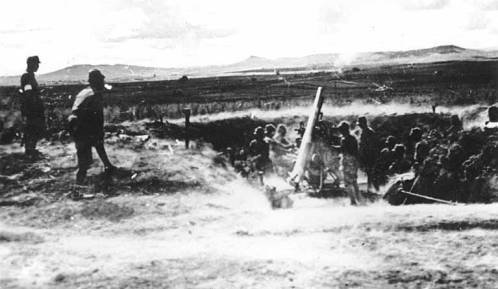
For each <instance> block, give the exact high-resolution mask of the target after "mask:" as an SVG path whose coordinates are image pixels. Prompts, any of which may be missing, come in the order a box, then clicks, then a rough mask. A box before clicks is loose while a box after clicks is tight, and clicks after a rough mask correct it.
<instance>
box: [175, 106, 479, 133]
mask: <svg viewBox="0 0 498 289" xmlns="http://www.w3.org/2000/svg"><path fill="white" fill-rule="evenodd" d="M486 109H487V107H484V106H482V105H478V104H476V105H470V106H438V107H437V113H447V114H456V115H458V116H459V117H460V119H462V120H463V122H464V128H466V129H470V128H473V127H482V126H483V125H484V122H485V121H486V120H487V114H486ZM311 110H312V107H311V105H309V106H298V107H293V108H286V109H280V110H262V109H249V110H244V111H236V112H221V113H215V114H210V115H203V116H193V117H192V118H191V121H193V122H211V121H217V120H223V119H230V118H239V117H251V118H258V119H262V120H268V121H271V120H273V119H277V118H285V117H295V116H308V115H309V114H310V112H311ZM322 112H323V114H324V115H325V116H336V117H346V116H359V115H362V116H380V115H403V114H409V113H430V112H432V108H431V107H430V106H429V105H428V106H419V105H411V104H401V103H395V102H391V103H386V104H365V103H362V102H360V101H356V102H353V103H351V104H350V105H345V106H333V105H327V104H325V105H324V106H323V107H322ZM181 121H182V120H181V119H178V120H173V122H181Z"/></svg>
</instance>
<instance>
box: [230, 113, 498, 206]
mask: <svg viewBox="0 0 498 289" xmlns="http://www.w3.org/2000/svg"><path fill="white" fill-rule="evenodd" d="M488 111H489V119H490V121H489V122H487V123H486V127H485V130H484V132H483V134H484V137H493V135H495V137H496V130H497V128H495V132H494V133H493V132H492V131H491V129H490V128H491V127H492V126H493V124H494V126H496V124H497V123H498V116H497V115H496V113H497V111H498V110H497V108H496V107H495V106H491V107H490V108H489V109H488ZM355 124H357V126H356V125H354V127H352V126H353V125H351V124H350V123H349V122H347V121H342V122H340V123H339V125H338V126H334V125H332V124H331V123H329V122H326V121H319V123H318V124H317V126H316V127H315V130H314V132H313V148H312V153H311V154H310V156H309V161H308V166H307V168H306V174H305V181H306V182H307V183H308V184H309V185H310V186H311V187H312V188H314V189H318V190H319V189H321V185H323V181H324V179H325V178H327V177H329V176H330V178H331V179H332V180H333V181H334V182H335V183H336V184H337V186H339V185H340V183H342V184H343V187H344V189H345V190H346V191H347V193H348V195H349V197H350V200H351V204H353V205H357V204H361V203H363V202H364V197H363V195H362V194H361V193H360V190H359V185H358V172H359V170H360V169H361V170H362V171H363V172H365V174H366V176H367V190H368V191H372V192H374V193H375V192H377V191H378V190H379V188H380V186H382V185H385V184H386V183H387V181H388V179H389V178H390V177H392V176H395V175H401V174H404V173H407V172H414V174H415V178H414V179H412V180H411V181H410V183H409V186H408V189H407V190H409V191H413V192H416V193H419V194H423V195H432V196H436V197H438V198H443V199H450V200H453V201H467V200H469V197H468V196H466V194H467V195H468V193H464V192H463V191H466V192H469V191H472V190H473V189H471V188H474V187H475V186H477V185H478V184H480V183H479V182H478V181H482V180H481V179H479V176H481V175H482V174H483V172H485V171H488V172H494V173H496V170H497V169H498V149H497V143H498V142H497V141H496V140H494V141H493V140H491V141H488V140H487V141H486V142H487V143H485V144H484V147H483V149H482V151H481V152H479V153H478V154H475V155H472V150H471V149H470V148H467V147H465V146H466V143H469V142H470V143H471V142H472V141H471V140H470V141H469V140H468V138H469V135H471V134H468V133H466V132H465V131H464V130H463V125H462V122H461V120H460V119H459V117H458V116H457V115H453V116H451V118H450V126H449V128H448V129H446V130H445V131H441V130H438V129H432V130H430V131H426V132H424V130H423V129H422V128H420V127H413V128H412V129H411V130H410V131H409V134H408V136H407V137H404V138H403V139H401V138H400V136H398V137H399V138H400V139H399V140H398V138H397V137H396V136H393V135H389V136H387V137H385V138H384V140H383V138H382V137H381V136H380V135H379V134H378V133H377V132H375V131H374V130H373V129H372V128H371V127H370V126H369V124H368V121H367V119H366V118H365V117H359V118H358V119H357V121H356V123H355ZM497 127H498V126H497ZM286 132H287V128H286V126H285V125H283V124H279V125H278V126H277V128H276V129H275V126H274V125H272V124H267V125H266V126H265V127H264V128H263V127H261V126H260V127H257V128H256V129H255V130H254V136H253V139H252V140H251V142H250V143H249V145H248V146H247V150H248V151H247V153H246V151H245V149H242V150H240V152H239V153H234V154H233V157H231V159H232V160H233V162H232V163H233V164H234V166H235V168H236V169H237V170H238V171H240V172H242V173H243V174H244V175H246V176H247V175H249V172H251V171H253V172H259V173H264V172H273V173H276V174H277V175H279V176H282V177H286V176H287V175H288V172H289V171H290V169H291V168H292V165H293V161H294V160H295V157H296V155H295V154H294V152H295V148H298V147H299V145H300V139H301V137H302V135H303V133H304V125H303V124H302V123H301V124H300V127H299V128H298V129H296V132H297V134H298V138H297V139H296V141H295V143H291V142H290V141H289V140H288V139H287V137H286ZM230 152H232V151H231V150H230ZM286 156H289V157H287V158H286ZM493 168H494V169H493ZM493 170H494V171H493ZM481 183H482V182H481ZM405 189H406V188H405ZM474 190H475V188H474Z"/></svg>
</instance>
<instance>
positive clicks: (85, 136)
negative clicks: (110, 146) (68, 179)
mask: <svg viewBox="0 0 498 289" xmlns="http://www.w3.org/2000/svg"><path fill="white" fill-rule="evenodd" d="M70 130H71V133H72V135H73V138H74V141H75V144H76V151H77V156H78V173H77V177H76V179H77V182H78V183H81V182H82V181H83V180H84V179H85V177H86V171H87V170H88V168H89V167H90V165H91V164H92V147H95V149H96V150H97V153H98V154H99V157H100V158H101V160H102V162H103V163H104V166H105V167H106V170H107V169H111V168H114V166H112V165H111V163H110V161H109V159H108V157H107V154H106V152H105V149H104V107H103V97H102V92H100V91H94V90H93V89H92V88H91V87H87V88H85V89H83V90H82V91H81V92H80V93H79V94H78V95H77V96H76V100H75V101H74V104H73V107H72V115H71V117H70Z"/></svg>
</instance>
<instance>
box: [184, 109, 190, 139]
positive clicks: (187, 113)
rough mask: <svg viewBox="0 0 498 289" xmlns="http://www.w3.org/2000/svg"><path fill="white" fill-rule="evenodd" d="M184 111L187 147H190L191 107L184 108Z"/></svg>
mask: <svg viewBox="0 0 498 289" xmlns="http://www.w3.org/2000/svg"><path fill="white" fill-rule="evenodd" d="M182 111H183V114H184V115H185V149H188V148H189V143H190V135H189V127H190V108H184V109H183V110H182Z"/></svg>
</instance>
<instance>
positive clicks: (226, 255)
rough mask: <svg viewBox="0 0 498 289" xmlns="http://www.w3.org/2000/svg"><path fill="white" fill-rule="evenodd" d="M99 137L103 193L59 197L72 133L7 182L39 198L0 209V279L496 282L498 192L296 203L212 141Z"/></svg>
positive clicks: (96, 283) (72, 284)
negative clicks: (352, 203)
mask: <svg viewBox="0 0 498 289" xmlns="http://www.w3.org/2000/svg"><path fill="white" fill-rule="evenodd" d="M109 148H110V149H109V150H110V152H111V156H112V159H113V161H114V162H115V163H116V164H117V165H119V166H120V167H122V168H123V171H124V172H123V173H122V174H120V175H119V176H117V177H116V178H115V179H114V182H115V185H116V186H115V187H116V189H114V190H113V191H112V194H113V195H114V196H113V197H110V196H108V194H107V193H106V190H103V189H102V188H100V187H97V186H95V187H94V186H90V187H88V188H86V189H83V190H84V192H85V193H88V194H94V193H97V196H96V198H93V199H89V200H79V201H73V200H70V199H69V198H67V197H64V194H65V193H68V192H71V191H72V190H74V189H72V188H71V185H70V184H71V182H72V180H73V173H74V166H75V161H74V158H73V157H74V149H73V147H72V145H70V144H55V145H52V146H51V147H48V146H47V144H45V145H44V146H43V147H42V151H43V152H44V153H45V154H47V159H45V160H42V161H40V162H38V163H37V164H35V165H29V168H30V169H28V170H27V171H30V172H32V175H31V176H23V177H20V178H18V179H16V181H18V182H20V184H6V185H7V186H11V187H10V189H9V191H10V192H13V191H15V190H21V189H20V188H19V187H16V186H17V185H21V188H22V189H24V190H25V191H26V192H27V195H28V196H29V194H31V195H35V196H38V199H37V201H35V203H34V204H32V205H31V206H28V207H22V206H17V207H16V206H10V207H2V208H1V210H0V220H1V221H0V288H496V287H497V280H498V230H497V229H498V205H497V204H491V205H460V206H445V205H413V206H404V207H391V206H389V205H387V204H384V203H376V204H372V205H369V206H365V207H356V208H354V207H349V206H348V205H346V204H347V202H346V200H341V199H335V200H323V199H311V198H308V197H304V196H295V197H294V198H295V207H294V208H292V209H287V210H271V209H270V208H269V204H268V202H267V200H266V199H265V197H264V196H263V194H262V193H261V192H260V191H259V190H258V189H256V188H253V187H250V186H249V185H248V184H247V183H246V182H245V181H244V180H241V179H238V178H237V177H236V176H235V175H234V174H233V173H232V172H231V171H229V170H226V169H224V168H222V167H219V166H217V165H215V164H214V163H213V162H212V157H213V156H214V152H213V151H211V150H210V149H207V148H202V149H194V150H192V151H188V152H187V151H185V150H183V149H182V148H181V145H177V143H176V142H174V141H159V140H155V139H152V140H149V141H148V142H147V143H145V144H143V143H141V142H140V141H136V140H128V141H127V142H124V141H122V140H121V141H116V140H112V139H111V140H109ZM16 152H20V148H19V147H17V146H12V147H9V146H4V147H2V151H0V156H1V157H5V156H6V155H11V154H12V153H16ZM20 162H22V161H20ZM100 166H101V165H100V164H99V163H98V162H95V164H94V167H93V168H92V170H91V175H92V176H93V178H94V179H95V180H98V178H99V173H100V171H101V167H100ZM36 168H38V169H39V170H36ZM47 168H50V169H47ZM11 169H15V168H11ZM135 173H136V175H135ZM40 180H45V181H44V182H45V183H44V184H43V185H40V182H41V181H40ZM40 192H43V193H42V194H40ZM102 192H104V193H105V194H101V193H102ZM28 196H27V197H26V198H28Z"/></svg>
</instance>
